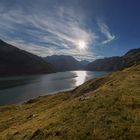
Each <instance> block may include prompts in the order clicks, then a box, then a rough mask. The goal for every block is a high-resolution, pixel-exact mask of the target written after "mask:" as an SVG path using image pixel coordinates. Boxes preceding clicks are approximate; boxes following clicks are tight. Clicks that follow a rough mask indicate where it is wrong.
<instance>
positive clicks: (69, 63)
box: [45, 55, 83, 71]
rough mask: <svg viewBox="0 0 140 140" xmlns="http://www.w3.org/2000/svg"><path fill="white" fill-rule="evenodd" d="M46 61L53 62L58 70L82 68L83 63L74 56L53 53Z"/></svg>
mask: <svg viewBox="0 0 140 140" xmlns="http://www.w3.org/2000/svg"><path fill="white" fill-rule="evenodd" d="M45 60H46V62H48V63H50V64H52V65H53V66H54V67H55V69H56V71H71V70H81V69H83V65H82V64H81V63H80V62H79V61H78V60H76V59H75V58H74V57H72V56H69V55H52V56H47V57H46V58H45Z"/></svg>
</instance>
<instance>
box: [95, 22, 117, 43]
mask: <svg viewBox="0 0 140 140" xmlns="http://www.w3.org/2000/svg"><path fill="white" fill-rule="evenodd" d="M98 26H99V28H100V31H101V33H102V34H103V35H104V36H105V38H106V39H105V40H103V41H102V42H101V43H102V44H103V45H105V44H108V43H109V42H111V41H113V40H114V39H115V35H114V34H113V33H111V31H110V29H109V27H108V26H107V25H106V24H105V23H103V22H101V21H98Z"/></svg>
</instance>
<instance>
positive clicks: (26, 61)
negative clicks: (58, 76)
mask: <svg viewBox="0 0 140 140" xmlns="http://www.w3.org/2000/svg"><path fill="white" fill-rule="evenodd" d="M51 72H54V68H53V66H52V65H51V64H49V63H47V62H45V61H44V60H43V59H42V58H40V57H38V56H36V55H33V54H31V53H28V52H26V51H23V50H20V49H18V48H16V47H15V46H12V45H10V44H7V43H5V42H4V41H2V40H0V76H14V75H28V74H42V73H51Z"/></svg>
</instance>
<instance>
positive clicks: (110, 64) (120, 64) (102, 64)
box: [85, 48, 140, 71]
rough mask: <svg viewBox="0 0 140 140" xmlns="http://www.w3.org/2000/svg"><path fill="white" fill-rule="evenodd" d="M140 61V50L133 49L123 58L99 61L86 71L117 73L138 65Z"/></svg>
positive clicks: (89, 65) (90, 65) (87, 67)
mask: <svg viewBox="0 0 140 140" xmlns="http://www.w3.org/2000/svg"><path fill="white" fill-rule="evenodd" d="M139 61H140V48H138V49H132V50H130V51H128V52H127V53H126V54H125V55H124V56H122V57H109V58H103V59H97V60H95V61H93V62H91V63H89V64H88V65H87V66H86V67H85V69H86V70H95V71H115V70H120V69H123V68H126V67H129V66H132V65H134V64H137V63H138V62H139Z"/></svg>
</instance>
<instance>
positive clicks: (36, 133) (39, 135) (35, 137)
mask: <svg viewBox="0 0 140 140" xmlns="http://www.w3.org/2000/svg"><path fill="white" fill-rule="evenodd" d="M43 136H44V133H43V131H41V130H40V129H37V130H36V131H35V132H34V133H33V135H32V136H31V138H30V140H35V139H38V138H41V137H43Z"/></svg>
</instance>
